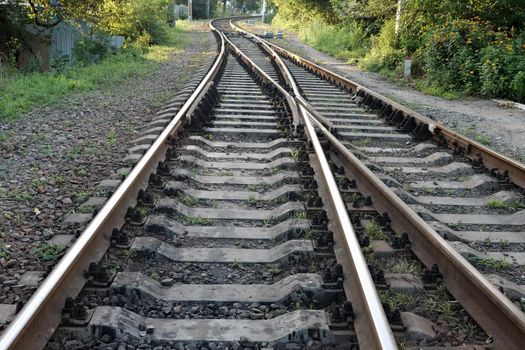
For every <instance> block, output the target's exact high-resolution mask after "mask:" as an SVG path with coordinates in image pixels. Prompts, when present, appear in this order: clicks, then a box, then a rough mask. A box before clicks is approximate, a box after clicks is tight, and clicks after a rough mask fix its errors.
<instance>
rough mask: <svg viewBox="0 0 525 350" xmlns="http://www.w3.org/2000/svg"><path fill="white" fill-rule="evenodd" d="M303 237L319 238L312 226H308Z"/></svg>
mask: <svg viewBox="0 0 525 350" xmlns="http://www.w3.org/2000/svg"><path fill="white" fill-rule="evenodd" d="M303 237H304V238H305V239H309V240H313V239H316V238H317V234H316V233H315V232H314V231H313V230H312V229H311V228H308V229H306V230H303Z"/></svg>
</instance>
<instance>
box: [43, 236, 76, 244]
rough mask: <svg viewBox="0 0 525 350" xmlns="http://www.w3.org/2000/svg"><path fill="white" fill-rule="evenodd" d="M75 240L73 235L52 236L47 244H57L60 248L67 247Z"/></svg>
mask: <svg viewBox="0 0 525 350" xmlns="http://www.w3.org/2000/svg"><path fill="white" fill-rule="evenodd" d="M74 239H75V236H74V235H54V236H53V237H52V238H51V239H50V240H49V242H50V243H51V244H58V245H60V246H62V247H69V246H70V245H71V242H73V240H74Z"/></svg>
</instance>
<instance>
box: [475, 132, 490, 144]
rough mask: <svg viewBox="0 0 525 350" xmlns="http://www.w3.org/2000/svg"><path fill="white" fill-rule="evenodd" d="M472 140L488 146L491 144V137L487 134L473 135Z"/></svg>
mask: <svg viewBox="0 0 525 350" xmlns="http://www.w3.org/2000/svg"><path fill="white" fill-rule="evenodd" d="M474 141H477V142H479V143H481V144H482V145H485V146H490V144H492V138H491V137H490V136H487V135H481V134H478V135H474Z"/></svg>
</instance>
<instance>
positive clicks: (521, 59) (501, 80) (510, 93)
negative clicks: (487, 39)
mask: <svg viewBox="0 0 525 350" xmlns="http://www.w3.org/2000/svg"><path fill="white" fill-rule="evenodd" d="M522 45H523V42H522V40H520V39H519V38H518V39H510V38H508V37H506V36H504V35H503V34H500V35H498V36H496V38H495V40H493V41H492V42H491V43H490V45H489V46H487V47H485V48H483V49H482V50H481V55H482V58H481V92H482V93H483V94H485V95H488V96H503V97H509V98H515V99H518V100H521V101H522V100H523V99H524V98H525V95H524V90H525V84H524V81H525V50H524V49H523V47H522Z"/></svg>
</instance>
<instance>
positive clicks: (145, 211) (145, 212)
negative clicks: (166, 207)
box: [136, 207, 150, 218]
mask: <svg viewBox="0 0 525 350" xmlns="http://www.w3.org/2000/svg"><path fill="white" fill-rule="evenodd" d="M136 210H137V212H138V213H139V215H140V216H141V217H142V218H145V217H146V216H148V215H149V213H150V209H149V208H148V207H138V208H136Z"/></svg>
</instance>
